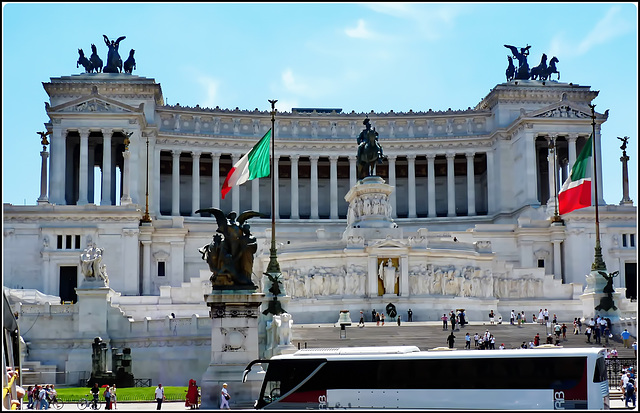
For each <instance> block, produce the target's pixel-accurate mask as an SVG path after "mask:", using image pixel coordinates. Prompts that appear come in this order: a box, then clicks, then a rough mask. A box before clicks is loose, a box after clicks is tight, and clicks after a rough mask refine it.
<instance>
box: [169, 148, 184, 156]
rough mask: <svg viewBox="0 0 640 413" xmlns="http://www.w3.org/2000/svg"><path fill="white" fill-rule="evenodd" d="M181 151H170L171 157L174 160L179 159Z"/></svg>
mask: <svg viewBox="0 0 640 413" xmlns="http://www.w3.org/2000/svg"><path fill="white" fill-rule="evenodd" d="M181 153H182V151H181V150H180V149H171V155H172V156H173V157H174V158H179V157H180V154H181Z"/></svg>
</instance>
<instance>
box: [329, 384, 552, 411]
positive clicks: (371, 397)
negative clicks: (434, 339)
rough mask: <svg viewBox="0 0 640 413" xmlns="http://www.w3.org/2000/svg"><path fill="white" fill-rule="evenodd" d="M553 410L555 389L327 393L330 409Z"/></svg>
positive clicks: (365, 390) (391, 390)
mask: <svg viewBox="0 0 640 413" xmlns="http://www.w3.org/2000/svg"><path fill="white" fill-rule="evenodd" d="M348 407H351V408H356V409H357V408H362V409H372V408H373V409H384V408H387V409H505V410H514V409H515V410H525V409H535V410H540V409H544V410H551V409H553V407H554V403H553V390H551V389H535V390H523V389H496V390H493V389H476V390H473V389H461V388H457V389H405V390H398V389H362V390H353V389H347V390H327V408H330V409H331V408H348Z"/></svg>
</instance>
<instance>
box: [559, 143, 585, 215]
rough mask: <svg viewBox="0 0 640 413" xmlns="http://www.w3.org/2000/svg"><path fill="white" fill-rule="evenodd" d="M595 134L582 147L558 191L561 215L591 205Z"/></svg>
mask: <svg viewBox="0 0 640 413" xmlns="http://www.w3.org/2000/svg"><path fill="white" fill-rule="evenodd" d="M592 140H593V134H592V135H591V136H590V137H589V139H588V140H587V143H586V144H585V145H584V148H582V151H581V152H580V155H578V159H576V162H575V163H574V164H573V168H571V174H570V175H569V178H567V180H566V181H564V184H562V189H561V190H560V192H559V193H558V212H559V213H560V215H562V214H568V213H569V212H571V211H573V210H576V209H580V208H585V207H588V206H591V175H592V171H593V164H592V162H593V156H592V155H591V150H592V147H593V143H592Z"/></svg>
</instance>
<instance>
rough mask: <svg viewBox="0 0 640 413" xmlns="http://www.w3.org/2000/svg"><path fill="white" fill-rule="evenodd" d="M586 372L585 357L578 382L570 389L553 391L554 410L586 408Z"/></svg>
mask: <svg viewBox="0 0 640 413" xmlns="http://www.w3.org/2000/svg"><path fill="white" fill-rule="evenodd" d="M587 371H588V369H587V358H586V357H585V359H584V368H583V370H582V376H581V377H580V381H579V382H578V383H577V384H576V385H575V386H574V387H573V388H571V389H557V390H554V391H553V404H554V409H558V410H564V409H586V408H587V376H588V374H587ZM598 390H599V389H598Z"/></svg>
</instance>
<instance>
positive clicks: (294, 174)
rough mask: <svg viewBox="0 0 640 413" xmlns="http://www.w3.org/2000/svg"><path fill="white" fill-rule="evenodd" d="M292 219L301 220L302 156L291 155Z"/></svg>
mask: <svg viewBox="0 0 640 413" xmlns="http://www.w3.org/2000/svg"><path fill="white" fill-rule="evenodd" d="M290 159H291V219H299V218H300V209H299V206H300V203H299V202H298V198H299V195H298V160H299V159H300V155H291V156H290Z"/></svg>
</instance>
